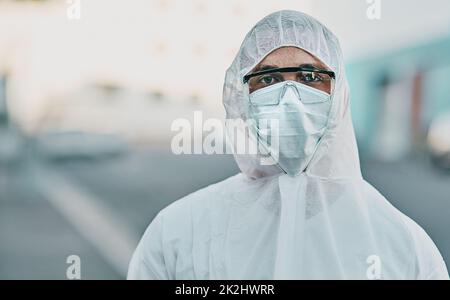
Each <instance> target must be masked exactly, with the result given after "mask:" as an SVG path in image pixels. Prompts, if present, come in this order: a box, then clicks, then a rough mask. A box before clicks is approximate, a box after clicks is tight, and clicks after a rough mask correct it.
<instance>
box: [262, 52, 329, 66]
mask: <svg viewBox="0 0 450 300" xmlns="http://www.w3.org/2000/svg"><path fill="white" fill-rule="evenodd" d="M303 64H311V65H314V66H317V67H320V68H322V69H328V68H327V67H326V65H325V64H324V63H323V62H322V61H320V60H319V59H318V58H316V57H315V56H313V55H312V54H310V53H308V52H306V51H305V50H302V49H300V48H297V47H281V48H278V49H275V50H274V51H272V52H270V53H269V54H268V55H267V56H266V57H265V58H264V59H263V60H262V61H261V62H260V63H259V64H258V65H257V66H256V67H255V69H259V68H260V67H262V66H265V65H266V66H274V67H293V66H299V65H303Z"/></svg>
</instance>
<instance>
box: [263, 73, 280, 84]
mask: <svg viewBox="0 0 450 300" xmlns="http://www.w3.org/2000/svg"><path fill="white" fill-rule="evenodd" d="M276 81H277V78H276V77H274V76H273V75H265V76H262V77H261V78H260V79H259V82H260V83H262V84H265V85H271V84H274V83H275V82H276Z"/></svg>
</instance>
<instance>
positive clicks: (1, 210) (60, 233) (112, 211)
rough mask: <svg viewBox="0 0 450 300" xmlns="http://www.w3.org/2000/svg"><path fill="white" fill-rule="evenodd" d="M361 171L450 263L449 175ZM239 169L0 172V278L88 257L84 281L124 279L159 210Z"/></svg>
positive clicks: (126, 162) (401, 166)
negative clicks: (133, 253)
mask: <svg viewBox="0 0 450 300" xmlns="http://www.w3.org/2000/svg"><path fill="white" fill-rule="evenodd" d="M362 167H363V173H364V175H365V177H366V179H367V180H368V181H369V182H371V183H372V184H373V185H374V186H375V187H377V188H378V189H379V190H380V191H381V192H382V193H383V194H384V195H385V196H386V197H387V198H388V199H389V200H390V201H391V203H393V204H394V205H395V206H396V207H398V208H399V209H400V210H402V211H403V212H404V213H406V214H407V215H409V216H410V217H412V218H413V219H414V220H416V221H417V222H418V223H419V224H421V225H422V226H423V227H424V228H425V229H426V231H427V232H428V233H429V234H430V235H431V236H432V238H433V239H434V240H435V242H436V244H437V245H438V247H439V248H440V250H441V252H442V254H443V255H444V256H445V258H446V259H447V261H450V237H449V233H448V232H447V229H448V228H450V218H449V214H450V176H449V175H444V174H441V173H439V172H436V171H435V170H434V169H433V168H431V167H430V166H429V165H428V164H427V163H426V162H420V161H407V162H401V163H396V164H381V163H379V162H365V163H363V164H362ZM237 171H238V169H237V167H236V165H235V163H234V161H233V158H232V157H231V156H227V155H224V156H196V155H193V156H175V155H172V154H167V153H163V152H155V151H149V150H136V151H132V152H130V153H129V154H127V155H126V156H123V157H121V158H120V159H104V160H92V161H87V160H83V161H64V162H61V161H60V162H53V163H48V162H42V161H39V162H36V161H35V160H32V161H28V162H26V163H24V164H23V165H22V166H21V167H14V168H10V169H7V168H5V167H0V191H2V193H1V194H0V278H2V279H16V278H27V279H37V278H39V279H41V278H55V279H64V278H66V277H65V272H66V268H67V266H68V265H67V264H66V262H65V259H66V257H67V256H68V255H71V254H76V255H79V256H80V258H81V268H82V278H84V279H117V278H124V276H125V274H124V272H125V271H124V269H125V268H126V263H127V261H128V259H129V255H130V251H131V250H130V249H134V247H135V245H136V243H137V241H138V239H139V237H140V236H141V234H142V233H143V231H144V230H145V228H146V227H147V225H148V224H149V222H150V221H151V220H152V219H153V217H154V216H155V215H156V213H157V212H158V211H159V210H160V209H162V208H163V207H165V206H166V205H168V204H169V203H171V202H172V201H175V200H176V199H178V198H180V197H182V196H184V195H186V194H188V193H190V192H193V191H195V190H197V189H199V188H202V187H204V186H206V185H208V184H210V183H214V182H218V181H220V180H223V179H225V178H227V177H228V176H230V175H233V174H235V173H236V172H237ZM77 210H79V212H78V211H77ZM116 228H120V229H119V230H115V229H116Z"/></svg>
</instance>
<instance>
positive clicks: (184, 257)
mask: <svg viewBox="0 0 450 300" xmlns="http://www.w3.org/2000/svg"><path fill="white" fill-rule="evenodd" d="M223 103H224V106H225V108H226V112H227V119H238V118H241V119H243V120H254V121H255V122H250V123H249V124H253V125H249V128H248V131H249V134H250V135H252V136H253V137H255V138H256V139H258V142H259V143H261V144H262V145H263V146H264V147H263V148H264V149H266V150H267V153H269V154H270V155H271V156H274V157H275V156H276V159H274V161H275V162H276V163H275V164H271V165H270V164H262V163H261V161H262V160H261V157H260V155H259V154H242V153H235V159H236V162H237V164H238V166H239V168H240V169H241V171H242V172H241V173H239V174H238V175H235V176H233V177H231V178H228V179H226V180H224V181H222V182H219V183H217V184H213V185H210V186H208V187H206V188H204V189H202V190H199V191H197V192H195V193H192V194H190V195H188V196H186V197H184V198H182V199H180V200H178V201H176V202H174V203H172V204H171V205H169V206H168V207H166V208H165V209H163V210H162V211H161V212H160V213H159V214H158V215H157V216H156V217H155V219H154V220H153V221H152V223H151V224H150V225H149V227H148V228H147V230H146V231H145V234H144V236H143V237H142V239H141V241H140V243H139V245H138V247H137V249H136V251H135V253H134V255H133V257H132V260H131V262H130V267H129V272H128V278H129V279H202V280H203V279H448V272H447V269H446V266H445V263H444V261H443V259H442V256H441V255H440V253H439V251H438V249H437V248H436V246H435V245H434V243H433V241H432V240H431V239H430V237H429V236H428V235H427V234H426V233H425V231H424V230H423V229H422V228H421V227H420V226H419V225H417V224H416V223H415V222H414V221H412V220H411V219H410V218H408V217H407V216H405V215H404V214H402V213H401V212H400V211H398V210H397V209H396V208H395V207H393V206H392V205H391V204H390V203H389V202H388V201H387V200H386V199H385V198H384V197H383V196H382V195H381V194H380V193H379V192H378V191H376V190H375V189H374V188H373V187H372V186H371V185H370V184H369V183H368V182H366V181H365V180H364V178H363V177H362V175H361V171H360V165H359V157H358V151H357V146H356V141H355V136H354V131H353V125H352V122H351V114H350V103H349V88H348V85H347V80H346V77H345V70H344V64H343V58H342V53H341V50H340V46H339V42H338V40H337V38H336V37H335V36H334V35H333V33H331V32H330V31H329V30H328V29H327V28H326V27H325V26H323V25H322V24H321V23H319V22H318V21H317V20H315V19H313V18H312V17H310V16H308V15H305V14H303V13H300V12H296V11H279V12H275V13H273V14H270V15H269V16H267V17H265V18H264V19H262V20H261V21H259V22H258V23H257V24H256V25H255V26H254V27H253V28H252V29H251V31H250V32H249V33H248V34H247V35H246V37H245V39H244V41H243V43H242V45H241V48H240V50H239V52H238V54H237V56H236V58H235V60H234V61H233V63H232V65H231V67H230V68H229V69H228V70H227V73H226V78H225V84H224V94H223ZM265 119H266V120H276V121H277V124H278V127H277V130H263V128H262V127H261V126H260V125H259V124H260V121H262V120H265ZM274 137H275V138H276V140H277V142H276V143H273V142H272V140H273V138H274ZM274 153H275V154H276V155H274Z"/></svg>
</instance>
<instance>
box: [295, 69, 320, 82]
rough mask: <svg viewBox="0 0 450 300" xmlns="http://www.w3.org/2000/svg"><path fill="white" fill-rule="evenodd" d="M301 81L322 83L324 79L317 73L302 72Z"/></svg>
mask: <svg viewBox="0 0 450 300" xmlns="http://www.w3.org/2000/svg"><path fill="white" fill-rule="evenodd" d="M300 80H301V81H303V82H308V83H311V82H322V81H323V79H322V77H321V76H320V75H319V74H318V73H316V72H301V73H300Z"/></svg>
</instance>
